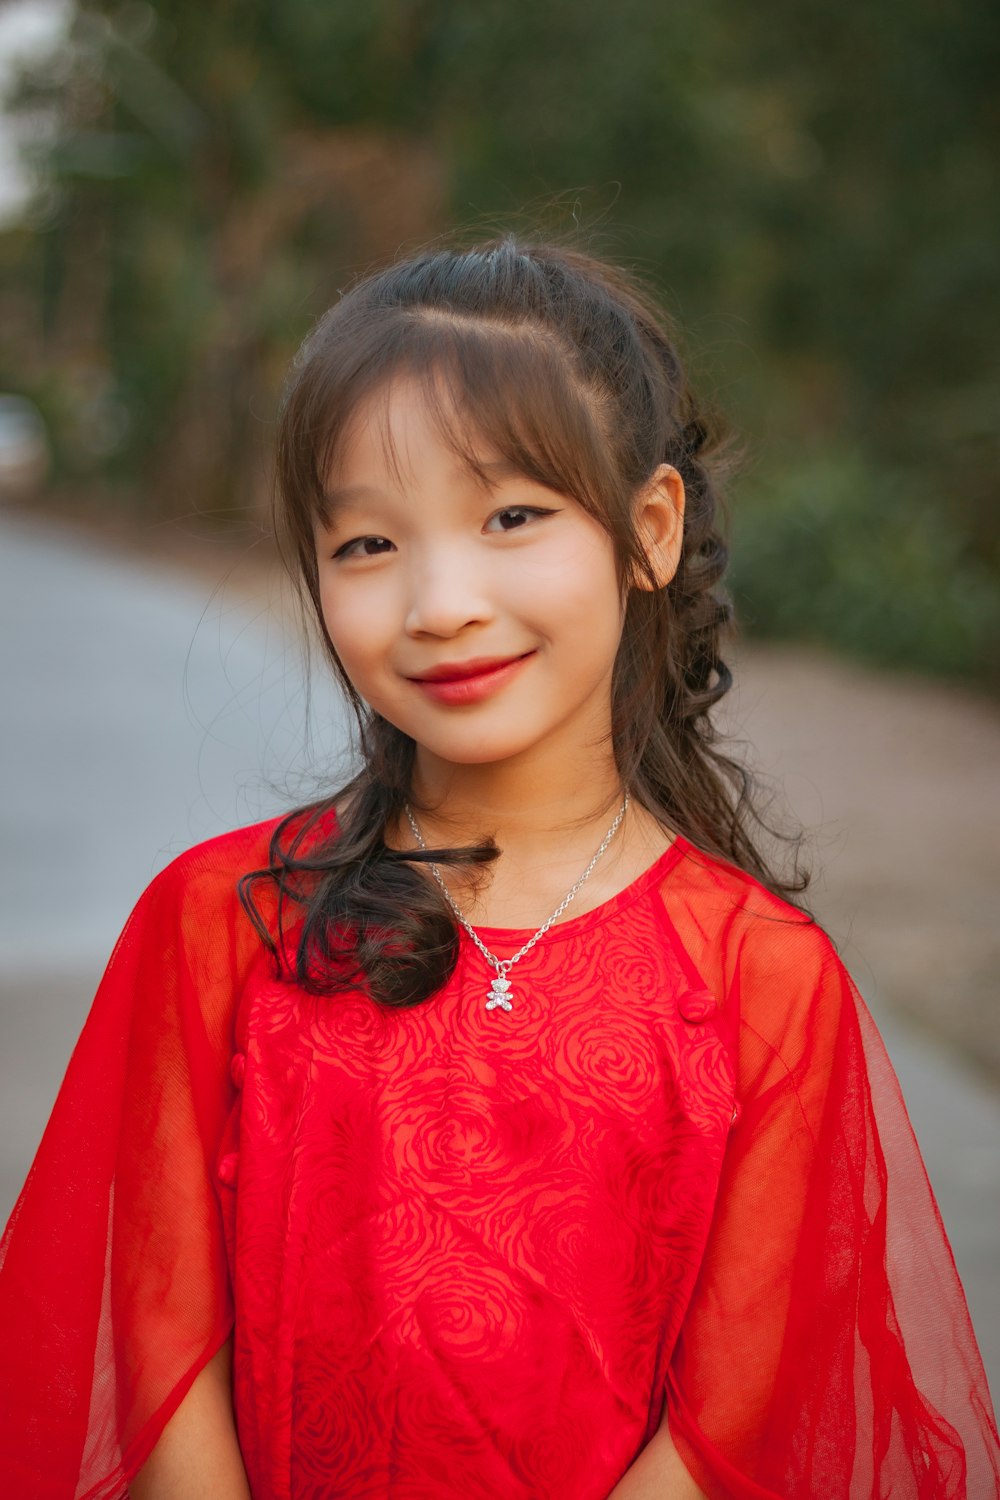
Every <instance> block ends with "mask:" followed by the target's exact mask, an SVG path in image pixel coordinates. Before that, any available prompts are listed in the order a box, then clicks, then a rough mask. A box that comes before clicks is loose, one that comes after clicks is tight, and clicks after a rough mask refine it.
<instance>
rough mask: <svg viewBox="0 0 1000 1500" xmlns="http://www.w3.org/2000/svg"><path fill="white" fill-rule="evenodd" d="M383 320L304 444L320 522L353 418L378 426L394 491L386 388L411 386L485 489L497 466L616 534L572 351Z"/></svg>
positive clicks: (493, 331) (610, 485)
mask: <svg viewBox="0 0 1000 1500" xmlns="http://www.w3.org/2000/svg"><path fill="white" fill-rule="evenodd" d="M392 313H393V314H394V315H393V316H390V317H389V318H388V319H387V320H384V315H383V319H379V320H378V321H381V322H383V326H382V328H381V330H379V332H380V333H381V337H379V338H378V339H377V341H376V340H375V339H373V338H372V335H373V334H375V332H376V330H375V329H373V328H371V326H369V328H368V329H367V330H366V332H367V335H368V340H371V343H370V344H369V347H368V348H367V349H366V351H365V354H366V357H365V358H364V359H360V358H357V357H356V358H355V359H353V360H351V362H350V363H351V365H352V366H353V368H349V369H345V370H343V371H342V372H341V378H340V379H336V378H334V380H333V381H331V382H330V384H329V385H328V386H327V389H326V391H325V392H324V396H325V407H326V410H325V413H324V414H323V417H325V420H324V419H323V418H321V417H320V413H319V412H317V413H316V416H317V418H320V420H318V421H313V422H310V423H309V424H307V431H306V432H304V433H303V436H304V437H306V440H307V442H308V443H309V446H310V447H311V448H312V450H313V451H312V454H311V455H309V456H308V457H307V456H306V455H302V457H304V458H307V463H306V467H307V468H308V470H309V471H310V475H311V479H312V482H311V483H310V484H309V485H308V489H309V490H310V491H311V493H312V497H313V504H314V506H315V513H316V514H318V515H319V516H320V518H321V519H323V520H327V519H329V501H328V494H327V485H328V476H329V475H330V473H331V471H332V470H333V469H335V467H336V464H337V459H338V455H339V454H340V453H341V452H342V451H343V446H344V444H345V443H346V442H348V441H349V440H350V434H351V432H352V429H353V428H354V426H355V423H356V422H357V421H358V420H359V419H360V418H361V416H362V414H364V415H365V417H366V418H367V419H368V420H373V421H374V422H375V423H376V425H377V428H378V430H379V434H380V439H381V442H382V445H383V450H384V453H385V457H386V463H387V466H388V468H389V472H390V473H392V474H393V476H394V478H395V479H396V481H397V483H400V484H402V482H403V466H402V463H401V459H400V455H399V453H398V452H396V449H395V444H394V442H393V438H392V433H391V427H390V424H389V422H388V419H387V417H388V403H389V400H390V396H391V390H392V387H393V385H394V383H395V382H397V381H399V380H404V379H413V380H416V381H418V382H419V384H420V387H421V395H422V399H423V400H424V402H425V404H426V408H427V411H428V414H429V416H430V417H431V420H432V421H433V423H434V425H435V427H436V428H437V430H438V432H439V434H440V436H441V439H442V441H443V442H444V443H445V444H446V445H447V446H448V448H449V449H450V450H451V451H452V452H453V453H454V454H455V456H456V458H458V460H459V462H460V463H461V464H462V465H463V466H464V467H465V468H467V469H468V470H469V471H470V472H471V473H472V474H473V475H474V476H475V477H476V479H477V481H478V482H479V483H481V484H482V485H483V486H484V487H485V488H490V487H492V485H493V484H494V483H495V480H494V478H493V476H492V473H491V466H492V464H493V463H495V462H496V460H500V461H502V462H503V463H505V464H507V465H509V466H510V469H511V470H512V471H514V472H516V473H519V474H522V475H524V477H525V478H527V479H530V480H532V481H534V482H535V483H538V484H541V485H544V486H546V487H547V488H548V489H551V490H554V491H558V492H559V493H562V494H567V495H570V496H571V497H572V498H573V499H575V500H576V501H578V503H579V504H580V505H582V506H583V507H584V509H586V510H587V511H588V512H589V513H590V514H591V515H593V516H594V518H595V519H596V520H598V521H599V522H600V523H601V524H602V525H603V526H605V528H606V529H608V530H609V531H611V532H612V534H615V532H616V528H615V526H614V524H613V522H611V517H612V515H614V514H615V513H616V512H617V510H618V504H619V498H620V497H619V495H618V490H619V488H620V481H619V478H618V474H617V471H616V467H615V464H614V462H613V459H612V457H611V455H610V453H609V451H608V449H609V442H608V435H607V434H606V433H605V432H604V431H603V428H602V424H601V421H600V418H599V414H598V409H597V399H596V393H593V392H591V391H590V390H588V388H587V386H586V383H585V381H584V378H583V377H582V375H580V374H579V373H578V372H577V370H576V369H575V368H574V365H575V361H574V359H573V357H572V355H573V351H572V350H569V349H566V348H563V347H562V344H561V343H560V341H559V340H558V339H556V338H554V337H551V336H548V335H547V334H545V333H543V332H540V331H539V330H538V329H537V328H533V327H531V326H529V325H527V324H521V325H518V324H513V325H510V324H503V323H496V322H493V321H488V320H481V319H475V318H471V317H463V316H460V315H455V314H453V313H452V312H450V311H447V310H437V309H435V310H433V311H428V310H426V309H421V310H420V311H419V312H414V311H412V310H410V309H405V310H404V309H393V310H392ZM368 340H366V342H368ZM373 346H374V347H373ZM360 352H361V351H360V350H356V355H358V354H360ZM328 373H329V374H330V375H333V374H334V372H333V371H328ZM317 394H318V393H317ZM310 433H311V435H312V441H311V442H309V434H310ZM309 459H311V461H309ZM300 474H301V468H300ZM609 523H610V524H609Z"/></svg>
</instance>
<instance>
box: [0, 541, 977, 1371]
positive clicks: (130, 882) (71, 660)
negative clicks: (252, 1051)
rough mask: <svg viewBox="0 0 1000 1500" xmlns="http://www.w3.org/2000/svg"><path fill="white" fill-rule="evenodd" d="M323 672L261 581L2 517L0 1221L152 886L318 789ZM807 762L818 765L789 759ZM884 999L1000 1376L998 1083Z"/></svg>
mask: <svg viewBox="0 0 1000 1500" xmlns="http://www.w3.org/2000/svg"><path fill="white" fill-rule="evenodd" d="M773 665H774V663H773V661H771V662H770V664H769V659H768V658H767V656H766V654H756V655H755V654H754V653H748V654H747V656H746V658H745V660H744V663H743V668H742V672H743V684H744V687H743V698H744V701H745V703H755V704H757V708H756V722H755V723H754V725H753V732H754V737H755V739H756V738H758V735H759V738H760V740H761V741H762V742H766V741H767V740H768V736H769V734H770V736H771V748H772V751H773V749H774V745H775V744H776V743H778V744H782V743H786V740H787V736H786V735H785V734H784V731H782V730H780V728H779V727H778V726H780V723H781V717H780V713H779V712H778V705H777V703H776V701H775V695H776V693H777V691H778V689H776V688H775V686H774V682H775V674H774V671H773ZM307 680H308V679H307V674H306V672H305V669H304V667H303V664H302V661H301V656H300V651H299V648H298V647H296V646H290V645H289V644H288V638H287V636H285V635H284V634H283V633H281V632H280V631H279V630H278V628H277V626H276V625H274V624H273V623H270V624H269V623H268V618H267V616H266V614H265V613H263V612H262V611H261V610H260V609H259V608H257V607H256V606H253V605H251V604H249V603H248V602H247V600H246V597H242V598H241V597H236V596H234V595H233V593H232V592H229V593H227V592H226V590H225V589H223V590H221V591H213V588H212V587H211V585H208V584H201V583H198V582H196V581H192V579H191V578H190V577H189V576H185V575H181V574H179V573H178V572H177V571H176V569H174V568H168V567H163V568H157V567H156V566H155V565H153V564H151V563H149V562H148V561H144V562H142V563H139V562H136V561H133V560H131V559H127V558H124V557H111V556H108V555H107V554H106V553H105V552H104V551H102V550H101V549H99V548H98V547H97V546H95V545H93V544H90V543H87V542H86V541H83V540H81V539H80V538H79V537H76V536H71V535H69V534H68V533H61V532H59V531H58V530H54V529H46V528H44V527H42V526H35V525H32V524H30V523H28V522H26V521H24V520H22V519H14V518H12V517H9V516H0V690H2V693H3V700H2V701H3V705H4V728H3V734H2V739H0V771H2V774H0V839H2V844H3V848H4V851H5V858H4V860H3V861H2V862H0V922H2V925H0V1059H2V1062H0V1083H2V1086H3V1088H2V1096H0V1218H3V1217H5V1216H6V1213H7V1211H8V1210H9V1207H10V1205H11V1204H12V1202H13V1199H14V1197H15V1195H16V1193H17V1190H18V1188H19V1187H20V1184H21V1182H22V1181H23V1178H24V1175H25V1172H26V1171H27V1167H28V1165H29V1163H30V1159H31V1155H32V1153H33V1151H34V1148H35V1145H36V1144H37V1140H38V1137H39V1135H40V1133H41V1130H42V1127H43V1126H44V1123H45V1120H46V1118H47V1115H48V1112H49V1109H50V1107H51V1103H52V1099H53V1097H54V1094H55V1091H56V1089H57V1087H58V1083H59V1080H60V1077H61V1074H62V1069H63V1068H64V1066H65V1063H66V1059H67V1057H68V1055H69V1051H70V1049H71V1047H72V1044H73V1041H74V1040H75V1037H76V1035H77V1033H78V1032H79V1029H80V1026H81V1025H82V1023H83V1019H84V1017H85V1014H86V1011H87V1008H88V1006H89V1003H90V999H91V996H92V993H93V989H94V986H95V984H96V982H97V979H98V977H99V974H100V971H101V968H102V966H103V963H104V961H105V959H106V957H107V954H108V953H109V951H110V949H111V946H112V944H113V942H114V940H115V937H116V935H117V933H118V931H119V930H120V928H121V926H122V924H123V922H124V920H125V917H126V916H127V915H128V912H129V910H130V908H131V906H132V904H133V902H134V900H135V897H136V895H137V894H138V892H139V891H140V890H141V889H142V887H143V886H144V885H145V884H146V883H147V881H148V880H149V879H150V877H151V876H152V875H153V874H154V873H155V871H156V870H157V869H159V868H161V867H162V866H163V865H164V864H166V863H167V862H168V860H169V859H170V858H171V857H172V856H173V855H174V854H175V853H177V852H178V851H180V850H181V849H183V848H185V847H187V846H188V845H190V844H191V843H193V842H196V841H197V840H198V839H201V838H206V837H208V836H210V835H211V834H213V833H215V832H218V831H221V830H222V829H224V828H226V827H232V826H235V825H237V824H239V823H246V822H251V821H253V820H255V819H257V818H262V817H266V816H267V815H268V814H269V813H271V812H273V811H278V810H280V809H281V808H282V807H287V806H289V805H292V804H293V803H294V802H295V801H296V800H297V799H301V798H304V797H305V796H306V795H308V789H309V787H310V785H311V784H312V779H313V778H316V777H317V776H320V775H322V774H323V773H324V771H325V770H326V769H327V768H328V767H329V766H330V765H331V764H332V762H333V760H334V758H335V755H336V753H337V747H338V746H339V745H340V744H342V742H343V727H342V726H343V719H342V716H341V712H340V709H339V707H338V704H337V701H336V699H335V697H334V695H333V694H332V693H331V692H330V691H329V689H327V688H326V687H325V686H324V684H323V681H322V679H320V680H319V681H315V682H314V683H313V696H312V704H311V708H312V712H311V715H310V716H309V719H308V726H307V715H306V692H305V686H304V684H305V683H306V681H307ZM778 680H779V681H780V683H782V684H787V683H789V682H791V679H790V677H789V674H788V672H787V671H786V670H784V669H782V670H781V672H780V673H779V674H778ZM841 685H842V684H841ZM792 688H793V689H794V691H795V692H796V693H797V692H798V688H795V685H794V682H792ZM785 691H786V692H787V689H785ZM769 694H770V700H769V697H768V695H769ZM769 701H770V704H771V706H770V707H769ZM799 701H801V700H799ZM785 707H786V708H787V705H785ZM801 718H802V715H801V713H798V714H797V719H796V722H798V721H800V720H801ZM307 727H308V728H309V731H310V735H309V736H308V737H307ZM307 738H308V748H307V750H306V751H305V752H303V750H302V748H301V747H302V745H303V742H305V741H306V740H307ZM797 769H798V773H799V774H800V775H806V776H808V777H810V778H812V777H813V776H814V774H815V772H814V768H812V767H808V768H805V769H803V768H802V767H797V763H796V762H795V761H794V760H793V761H791V762H789V761H788V760H787V758H786V762H785V765H784V770H785V772H786V774H787V773H791V775H792V776H793V777H794V775H795V774H796V771H797ZM814 784H815V783H814V781H813V780H810V785H814ZM821 915H822V912H821ZM835 935H836V934H835ZM845 957H846V958H847V959H848V962H849V963H851V966H852V968H853V967H854V964H853V963H852V961H851V956H850V954H849V953H845ZM856 973H857V971H856ZM857 977H858V979H859V982H861V983H862V984H863V985H865V988H866V993H869V986H868V985H866V984H865V975H864V974H863V973H857ZM869 998H872V996H871V994H870V993H869ZM872 1003H873V1007H874V1008H875V1013H876V1016H877V1019H878V1021H879V1024H880V1027H881V1028H882V1031H883V1034H884V1036H885V1038H886V1043H887V1046H888V1048H889V1052H890V1055H891V1056H892V1058H893V1061H894V1063H895V1065H896V1068H897V1071H898V1073H899V1075H900V1079H901V1082H902V1084H903V1089H904V1093H905V1095H906V1098H907V1102H908V1105H909V1108H910V1112H911V1116H912V1118H913V1121H914V1126H915V1128H916V1131H917V1135H918V1138H919V1139H920V1141H921V1145H922V1148H923V1151H924V1156H925V1159H926V1162H927V1166H928V1171H929V1174H930V1177H931V1181H932V1183H933V1185H934V1187H935V1190H936V1192H937V1194H938V1198H939V1201H940V1203H941V1208H942V1212H943V1215H944V1219H945V1223H946V1225H947V1228H948V1231H949V1234H950V1236H951V1239H952V1244H953V1248H954V1250H955V1255H956V1260H957V1262H958V1266H959V1270H960V1272H961V1274H962V1277H963V1281H964V1283H965V1286H966V1291H967V1293H968V1296H969V1302H970V1306H971V1308H972V1313H973V1320H974V1322H975V1324H976V1327H977V1331H978V1333H979V1338H980V1343H981V1346H982V1349H983V1353H984V1357H985V1360H986V1364H987V1368H988V1370H989V1371H990V1374H991V1378H992V1381H993V1385H994V1389H995V1390H996V1389H998V1388H1000V1264H998V1262H1000V1098H998V1096H997V1094H996V1092H995V1091H994V1090H992V1089H991V1088H989V1087H988V1086H987V1085H986V1084H984V1083H983V1082H982V1080H981V1079H980V1077H979V1076H978V1075H977V1074H976V1073H974V1072H973V1071H971V1070H970V1069H969V1068H968V1066H967V1065H966V1064H964V1063H963V1062H962V1061H961V1060H960V1059H959V1058H957V1057H956V1056H955V1055H953V1054H951V1053H949V1052H948V1051H947V1050H946V1049H944V1048H942V1047H941V1046H940V1045H937V1044H936V1043H934V1042H933V1041H932V1040H930V1039H928V1037H927V1035H926V1033H924V1034H921V1033H920V1032H917V1031H915V1030H913V1029H912V1027H911V1026H910V1025H909V1024H908V1023H906V1022H904V1021H903V1020H902V1019H901V1018H900V1017H899V1016H898V1015H894V1014H892V1013H890V1012H889V1011H887V1010H886V1009H885V1008H884V1006H882V1005H879V1004H876V1003H875V1000H874V999H873V1002H872Z"/></svg>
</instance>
